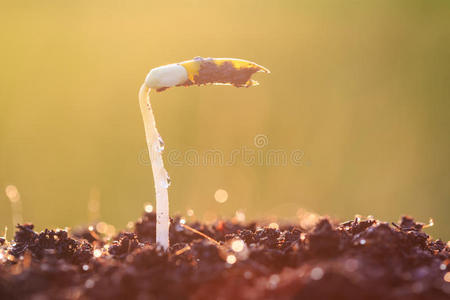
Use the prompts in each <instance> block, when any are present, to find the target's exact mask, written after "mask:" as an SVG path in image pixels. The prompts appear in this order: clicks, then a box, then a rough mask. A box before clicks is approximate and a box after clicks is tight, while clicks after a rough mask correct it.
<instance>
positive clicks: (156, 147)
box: [139, 83, 170, 250]
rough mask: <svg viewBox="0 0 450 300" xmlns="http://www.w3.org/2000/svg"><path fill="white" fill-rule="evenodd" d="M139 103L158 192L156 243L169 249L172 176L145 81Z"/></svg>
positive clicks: (140, 92) (140, 91)
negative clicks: (170, 185) (167, 165)
mask: <svg viewBox="0 0 450 300" xmlns="http://www.w3.org/2000/svg"><path fill="white" fill-rule="evenodd" d="M139 105H140V107H141V113H142V118H143V119H144V127H145V137H146V140H147V147H148V153H149V157H150V163H151V165H152V171H153V180H154V184H155V192H156V243H157V244H159V245H161V246H162V247H163V248H164V250H167V248H168V247H169V196H168V193H167V188H168V187H169V184H170V178H169V176H168V174H167V171H166V169H164V162H163V159H162V155H161V153H162V151H163V150H164V143H163V141H162V139H161V136H160V135H159V133H158V129H156V124H155V117H154V116H153V110H152V106H151V103H150V88H148V87H147V86H146V85H145V83H144V84H142V86H141V88H140V90H139Z"/></svg>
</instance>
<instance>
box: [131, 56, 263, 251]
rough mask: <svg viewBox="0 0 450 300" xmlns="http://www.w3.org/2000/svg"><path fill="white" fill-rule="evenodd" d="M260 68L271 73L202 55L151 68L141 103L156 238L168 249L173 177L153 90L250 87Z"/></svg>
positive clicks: (142, 91) (144, 85)
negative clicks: (166, 161)
mask: <svg viewBox="0 0 450 300" xmlns="http://www.w3.org/2000/svg"><path fill="white" fill-rule="evenodd" d="M256 72H264V73H270V72H269V70H268V69H266V68H264V67H262V66H260V65H257V64H255V63H253V62H250V61H246V60H242V59H235V58H202V57H196V58H194V59H193V60H188V61H184V62H181V63H177V64H170V65H166V66H161V67H157V68H154V69H152V70H150V72H149V73H148V75H147V77H146V78H145V82H144V83H143V84H142V86H141V89H140V90H139V104H140V107H141V113H142V117H143V119H144V128H145V136H146V141H147V147H148V153H149V156H150V162H151V165H152V171H153V181H154V185H155V193H156V218H157V220H156V242H157V244H159V245H160V246H162V247H163V249H164V250H167V249H168V247H169V226H170V221H169V196H168V191H167V189H168V187H169V186H170V183H171V179H170V177H169V175H168V173H167V171H166V169H165V168H164V162H163V159H162V155H161V154H162V152H163V150H164V147H165V145H164V141H163V139H162V138H161V136H160V134H159V133H158V129H157V128H156V121H155V117H154V115H153V110H152V106H151V102H150V90H151V89H155V90H156V91H157V92H161V91H164V90H166V89H168V88H170V87H174V86H191V85H206V84H221V85H232V86H235V87H250V86H255V85H257V84H258V83H257V82H256V81H254V80H252V79H250V78H251V76H252V75H253V74H254V73H256Z"/></svg>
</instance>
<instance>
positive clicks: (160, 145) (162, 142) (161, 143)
mask: <svg viewBox="0 0 450 300" xmlns="http://www.w3.org/2000/svg"><path fill="white" fill-rule="evenodd" d="M164 147H165V144H164V141H163V139H162V138H161V137H160V136H159V137H158V147H157V149H156V150H157V151H158V152H159V153H161V152H163V151H164Z"/></svg>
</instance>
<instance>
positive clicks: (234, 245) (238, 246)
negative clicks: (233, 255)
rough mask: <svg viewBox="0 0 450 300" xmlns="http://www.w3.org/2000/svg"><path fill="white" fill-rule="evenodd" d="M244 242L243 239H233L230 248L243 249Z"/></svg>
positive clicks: (234, 249)
mask: <svg viewBox="0 0 450 300" xmlns="http://www.w3.org/2000/svg"><path fill="white" fill-rule="evenodd" d="M244 247H245V243H244V241H243V240H235V241H233V242H232V243H231V249H233V251H234V252H241V251H242V250H244Z"/></svg>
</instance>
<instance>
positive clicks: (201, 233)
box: [180, 224, 220, 247]
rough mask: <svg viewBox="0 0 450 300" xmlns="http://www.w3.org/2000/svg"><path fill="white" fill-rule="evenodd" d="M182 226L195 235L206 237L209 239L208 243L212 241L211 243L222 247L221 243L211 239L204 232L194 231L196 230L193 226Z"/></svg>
mask: <svg viewBox="0 0 450 300" xmlns="http://www.w3.org/2000/svg"><path fill="white" fill-rule="evenodd" d="M180 225H181V226H183V227H184V228H186V229H187V230H190V231H192V232H193V233H196V234H198V235H200V236H202V237H204V238H205V239H207V240H208V241H210V242H211V243H213V244H214V245H216V246H219V247H220V243H219V242H218V241H216V240H215V239H213V238H212V237H210V236H207V235H206V234H204V233H203V232H201V231H198V230H197V229H194V228H192V227H191V226H189V225H186V224H180Z"/></svg>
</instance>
